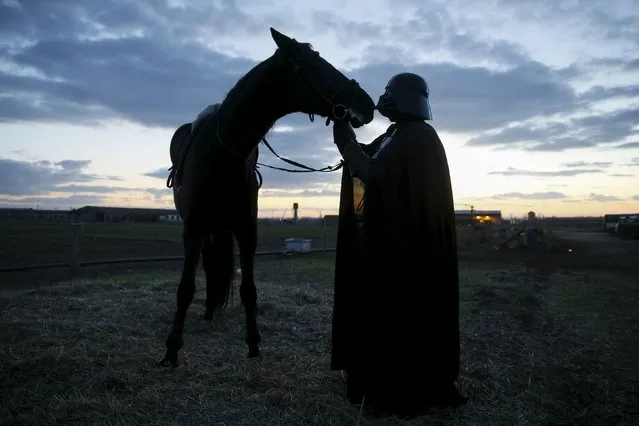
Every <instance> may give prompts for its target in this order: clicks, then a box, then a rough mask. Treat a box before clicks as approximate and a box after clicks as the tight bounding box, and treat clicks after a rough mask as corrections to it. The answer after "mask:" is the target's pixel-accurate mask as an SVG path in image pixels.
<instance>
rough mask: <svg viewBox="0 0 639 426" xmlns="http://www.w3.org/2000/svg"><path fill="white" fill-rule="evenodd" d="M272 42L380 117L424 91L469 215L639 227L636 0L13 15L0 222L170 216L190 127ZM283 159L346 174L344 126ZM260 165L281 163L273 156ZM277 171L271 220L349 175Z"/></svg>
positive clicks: (328, 196)
mask: <svg viewBox="0 0 639 426" xmlns="http://www.w3.org/2000/svg"><path fill="white" fill-rule="evenodd" d="M346 4H347V5H346ZM345 5H346V6H345ZM271 26H272V27H275V28H276V29H278V30H280V31H282V32H284V33H285V34H288V35H289V36H292V37H295V38H296V39H297V40H300V41H306V42H310V43H312V44H313V46H314V48H315V49H317V50H318V51H319V52H320V53H321V54H322V56H323V57H324V58H326V59H327V60H329V61H330V62H332V63H333V64H334V65H335V66H337V67H338V68H340V69H341V70H343V71H344V72H345V73H346V74H347V75H349V76H351V77H354V78H356V79H357V80H358V81H359V82H360V83H361V85H362V87H363V88H364V89H365V90H367V91H368V92H369V93H370V94H371V96H372V97H373V98H374V99H377V97H378V96H379V94H380V93H381V92H382V91H383V88H384V86H385V83H386V82H387V80H388V79H389V78H390V77H391V76H392V75H393V74H394V73H397V72H401V71H412V72H417V73H419V74H421V75H422V76H424V77H425V78H426V79H427V81H428V82H429V84H430V86H431V105H432V110H433V114H434V121H433V122H432V124H433V126H434V127H435V128H436V129H437V130H438V132H439V134H440V137H441V138H442V141H443V143H444V145H445V146H446V150H447V153H448V160H449V163H450V168H451V175H452V180H453V185H454V195H455V199H456V201H457V202H458V203H459V204H458V205H457V206H456V208H458V209H464V208H468V207H467V206H465V204H466V205H467V204H473V205H474V206H475V208H477V209H493V208H497V209H502V211H503V212H504V214H505V215H508V214H514V215H521V214H523V213H525V212H526V211H528V210H529V209H533V210H535V211H537V212H538V213H542V214H545V215H582V214H603V213H607V212H625V211H636V210H639V180H638V177H639V3H637V2H636V1H635V0H615V1H614V2H603V1H599V0H588V1H581V0H566V1H564V0H556V1H553V0H538V1H535V2H533V1H524V0H484V1H481V2H479V1H471V0H446V1H429V2H422V1H411V0H396V1H393V2H390V1H383V0H354V1H350V2H348V3H346V2H344V1H343V0H323V1H321V2H311V1H294V0H245V1H242V2H239V1H237V2H236V1H235V0H152V1H148V2H133V1H126V0H102V1H93V0H91V1H90V0H0V182H2V185H0V205H4V206H28V207H38V206H39V207H40V208H61V209H62V208H69V207H81V206H83V205H86V204H91V205H118V206H148V207H172V197H171V193H170V190H168V189H166V188H165V179H166V176H167V171H166V169H167V168H168V167H169V166H170V160H169V154H168V148H169V142H170V138H171V136H172V134H173V132H174V130H175V128H177V127H178V126H179V125H180V124H182V123H185V122H189V121H192V120H193V118H194V117H195V116H196V115H197V114H198V113H199V112H200V111H201V110H202V109H203V108H205V107H206V106H207V105H209V104H211V103H214V102H217V101H220V100H221V99H222V98H223V97H224V94H225V93H226V92H227V91H228V90H229V89H230V88H231V87H232V86H233V85H234V84H235V82H236V81H237V80H238V78H240V77H241V76H242V75H243V74H244V73H246V72H247V71H248V70H249V69H251V68H252V67H253V66H254V65H255V64H256V63H258V62H259V61H262V60H264V59H266V58H267V57H269V56H270V55H272V54H273V52H274V50H275V44H274V43H273V41H272V39H271V37H270V34H269V27H271ZM387 124H388V123H387V122H386V121H385V120H384V118H383V117H381V116H377V117H376V119H375V120H374V121H373V123H371V124H370V125H367V126H366V127H364V128H362V129H358V130H357V134H358V138H359V140H360V141H361V142H368V141H370V140H372V138H373V137H375V136H376V135H377V134H379V133H380V132H381V131H382V130H384V129H385V128H386V126H387ZM270 142H271V144H272V145H273V146H274V148H275V149H276V150H277V151H278V152H279V153H281V154H282V155H284V156H288V157H290V158H292V159H295V160H297V161H301V162H304V163H306V164H310V165H312V166H315V167H319V166H326V165H329V164H333V163H335V162H336V161H337V160H338V159H339V154H338V152H337V150H336V149H335V148H334V145H333V143H332V140H331V130H330V127H325V126H324V125H323V121H321V120H316V121H315V122H314V123H310V122H309V120H308V118H307V117H305V116H302V115H292V116H289V117H286V118H285V119H283V120H281V121H280V122H278V124H277V125H276V128H275V129H274V130H273V131H272V132H271V135H270ZM260 161H262V162H264V163H267V164H274V165H283V164H280V163H279V162H278V160H277V159H275V158H273V157H272V156H271V155H270V153H268V152H267V150H266V149H265V148H262V149H261V154H260ZM262 173H263V175H264V186H263V188H262V190H261V193H260V210H261V215H262V216H272V215H275V214H277V215H278V216H279V215H281V213H282V212H283V211H284V210H285V209H287V208H289V206H290V205H291V204H292V203H293V202H294V201H297V202H299V203H300V210H301V213H302V214H303V215H309V216H310V215H316V214H318V213H319V212H320V211H322V212H324V213H330V212H335V210H336V209H337V202H338V199H337V194H338V191H339V186H338V180H339V176H338V175H339V173H333V174H329V173H323V174H295V175H291V174H286V173H282V172H277V171H271V170H263V171H262Z"/></svg>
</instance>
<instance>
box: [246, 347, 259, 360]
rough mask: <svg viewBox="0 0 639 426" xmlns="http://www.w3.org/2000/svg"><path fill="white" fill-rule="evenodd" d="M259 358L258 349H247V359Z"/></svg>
mask: <svg viewBox="0 0 639 426" xmlns="http://www.w3.org/2000/svg"><path fill="white" fill-rule="evenodd" d="M259 356H260V349H259V348H257V347H255V348H249V352H248V357H249V358H257V357H259Z"/></svg>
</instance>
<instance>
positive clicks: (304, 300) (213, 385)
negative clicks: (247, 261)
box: [0, 230, 639, 425]
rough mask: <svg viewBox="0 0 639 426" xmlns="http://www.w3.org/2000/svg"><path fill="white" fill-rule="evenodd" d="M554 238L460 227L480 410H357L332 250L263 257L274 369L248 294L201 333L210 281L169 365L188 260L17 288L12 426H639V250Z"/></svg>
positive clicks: (8, 337) (1, 418) (7, 337)
mask: <svg viewBox="0 0 639 426" xmlns="http://www.w3.org/2000/svg"><path fill="white" fill-rule="evenodd" d="M553 234H554V237H553V242H554V245H553V249H552V250H551V251H550V252H547V251H541V250H530V249H510V250H499V249H498V245H497V244H495V243H494V241H492V240H491V239H490V238H489V240H488V241H487V242H485V243H483V244H479V241H480V240H479V238H477V234H476V233H474V232H471V231H467V230H461V232H460V237H459V238H460V261H461V264H460V275H461V312H462V321H461V329H462V372H461V377H460V380H459V386H460V388H461V389H462V392H463V393H464V394H466V395H468V396H469V397H470V402H469V404H468V405H466V406H464V407H461V408H459V409H457V410H436V411H434V412H433V413H432V414H431V415H429V416H427V417H423V418H419V419H413V420H411V421H403V422H400V421H398V420H397V419H374V418H373V417H371V416H370V415H369V414H368V413H367V412H365V411H364V412H362V413H360V410H359V407H357V406H351V405H349V404H348V403H347V402H346V401H345V398H344V385H343V383H342V378H341V376H340V374H339V373H336V372H332V371H330V369H329V350H330V318H331V302H332V276H333V261H334V255H333V253H317V254H310V255H299V256H277V257H270V258H260V260H259V262H258V264H257V269H256V278H257V281H258V291H259V303H260V315H259V317H258V321H259V325H260V327H261V331H262V336H263V344H262V357H261V359H259V360H248V359H246V351H247V348H246V345H245V344H244V342H243V324H244V318H243V313H242V308H241V306H240V305H239V300H238V299H239V297H238V296H237V295H236V296H235V298H234V300H233V301H232V303H231V306H229V307H228V308H227V310H226V311H225V312H223V313H221V314H220V315H219V317H218V318H216V319H215V321H214V322H213V323H207V322H203V321H201V320H200V318H199V316H200V314H201V313H202V312H203V306H202V303H203V300H204V298H203V283H202V281H201V279H202V277H201V276H200V277H199V281H198V293H197V295H196V301H195V302H194V304H193V306H192V308H191V310H190V312H189V316H188V318H187V323H186V336H185V339H186V342H185V347H184V349H183V350H182V352H181V362H182V364H181V366H180V367H178V368H177V369H161V368H158V367H157V365H156V361H157V360H158V359H160V358H161V356H162V355H163V349H164V339H165V337H166V334H167V332H168V331H169V329H170V323H171V318H172V315H173V309H174V304H175V288H176V282H177V277H178V272H179V271H178V267H179V262H172V263H167V264H160V265H148V264H145V266H139V265H138V266H135V265H132V264H131V265H125V266H123V267H120V268H111V269H109V268H102V269H100V268H98V269H92V270H91V273H89V272H86V273H85V276H84V278H82V279H79V280H76V281H74V282H73V283H68V282H54V280H51V279H49V280H48V281H46V283H47V284H50V285H39V286H36V287H34V286H31V285H30V284H31V282H26V281H24V282H23V283H22V284H23V285H22V286H21V288H16V287H15V286H12V287H11V288H7V289H5V290H4V291H3V293H2V295H1V296H0V308H1V309H2V322H3V325H2V328H1V331H0V339H1V340H2V342H3V345H2V346H0V378H1V380H2V384H3V385H2V388H1V389H0V392H1V394H0V401H2V403H1V405H0V423H2V424H11V423H36V422H39V423H69V422H80V423H82V424H180V425H182V424H228V425H239V424H322V425H324V424H355V423H356V422H357V420H359V421H360V422H361V424H406V425H412V424H414V425H418V424H420V425H422V424H426V423H428V424H443V423H446V424H454V425H457V424H458V425H468V424H509V425H511V424H539V425H542V424H543V425H547V424H593V425H594V424H597V425H599V424H636V423H637V422H639V371H638V370H637V368H636V362H635V361H634V360H635V359H636V354H637V351H638V350H639V342H638V341H637V336H638V333H639V309H637V307H638V302H637V301H638V298H637V296H638V295H639V286H637V283H638V282H639V272H638V267H637V265H636V263H633V262H636V258H637V254H639V244H637V242H636V241H634V242H633V241H619V240H618V239H616V238H614V237H610V236H608V235H605V234H595V233H589V234H588V235H587V236H584V235H585V234H584V233H578V232H575V231H554V232H553ZM1 277H2V275H0V279H2V278H1ZM43 283H44V282H43ZM43 283H41V284H43Z"/></svg>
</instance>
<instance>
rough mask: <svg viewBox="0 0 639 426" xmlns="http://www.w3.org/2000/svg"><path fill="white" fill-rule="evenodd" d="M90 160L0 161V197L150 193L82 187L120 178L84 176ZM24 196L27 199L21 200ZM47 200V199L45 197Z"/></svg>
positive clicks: (93, 186) (95, 186) (128, 189)
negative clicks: (49, 194)
mask: <svg viewBox="0 0 639 426" xmlns="http://www.w3.org/2000/svg"><path fill="white" fill-rule="evenodd" d="M90 164H91V160H62V161H58V162H51V161H35V162H29V161H16V160H9V159H6V158H0V180H1V181H2V182H4V183H5V185H3V186H2V187H1V188H0V196H2V195H4V196H9V197H23V198H22V199H23V200H25V199H26V200H29V198H28V197H30V196H34V195H38V196H41V195H46V194H48V193H51V192H60V193H73V194H96V193H100V194H108V193H114V192H126V191H149V189H147V188H130V187H124V186H110V185H85V184H83V183H85V182H93V181H105V180H106V181H112V180H119V179H120V178H117V177H115V178H114V177H113V176H100V175H96V174H92V173H87V172H86V169H87V168H88V167H89V166H90ZM24 197H27V198H24ZM45 199H46V198H45Z"/></svg>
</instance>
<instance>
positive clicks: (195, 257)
mask: <svg viewBox="0 0 639 426" xmlns="http://www.w3.org/2000/svg"><path fill="white" fill-rule="evenodd" d="M182 239H183V241H184V264H183V266H182V276H181V277H180V284H179V285H178V289H177V309H176V310H175V316H174V318H173V326H172V328H171V332H170V333H169V336H168V337H167V339H166V354H165V355H164V358H162V360H161V361H160V363H159V364H160V365H161V366H163V367H168V366H169V365H172V366H173V367H177V365H178V352H179V351H180V349H181V348H182V346H183V345H184V322H185V321H186V313H187V311H188V309H189V306H190V305H191V303H192V302H193V297H194V296H195V272H196V270H197V264H198V261H199V259H200V247H201V241H200V236H199V235H198V233H197V232H195V230H193V229H192V228H190V227H188V226H187V225H185V226H184V232H183V236H182Z"/></svg>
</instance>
